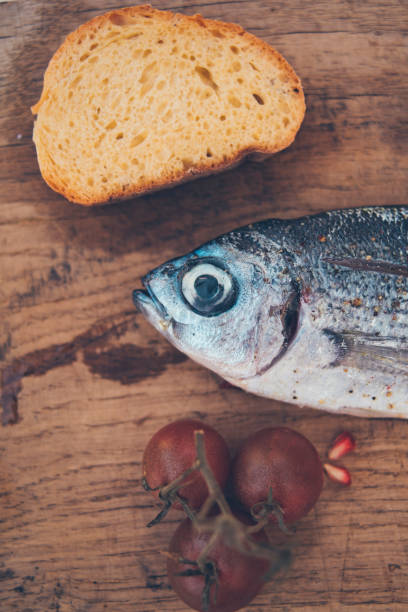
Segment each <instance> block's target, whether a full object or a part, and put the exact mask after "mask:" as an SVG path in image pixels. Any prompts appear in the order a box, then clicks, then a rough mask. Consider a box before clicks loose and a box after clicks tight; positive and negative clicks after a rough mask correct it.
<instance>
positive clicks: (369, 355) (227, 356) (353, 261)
mask: <svg viewBox="0 0 408 612" xmlns="http://www.w3.org/2000/svg"><path fill="white" fill-rule="evenodd" d="M187 271H188V276H186V274H187ZM203 271H205V275H204V276H203ZM184 278H187V279H188V282H189V283H190V285H189V286H188V287H187V289H188V294H187V297H186V295H184V294H183V287H184V284H185V282H187V281H185V282H184V284H183V279H184ZM197 279H199V280H200V286H202V283H205V282H207V279H209V280H208V282H210V280H211V283H212V284H211V287H212V289H214V288H215V287H216V288H217V291H213V294H214V295H213V296H211V298H209V300H210V301H208V303H206V304H203V303H202V300H201V298H200V296H198V295H196V290H195V284H194V283H195V280H197ZM144 285H145V288H146V291H142V290H138V291H135V292H134V301H135V304H136V306H137V307H138V308H139V309H140V310H141V311H142V312H143V313H144V314H145V316H146V317H147V319H148V320H149V321H150V322H151V323H152V324H153V325H154V326H155V327H156V328H157V329H158V330H159V331H160V332H161V333H162V334H163V335H165V337H166V338H167V339H168V340H169V341H170V342H172V343H173V344H174V345H175V346H176V347H177V348H179V349H180V350H182V351H183V352H185V353H186V354H187V355H189V356H190V357H192V358H193V359H195V360H196V361H198V362H199V363H201V364H203V365H205V366H206V367H208V368H210V369H212V370H214V371H215V372H217V373H218V374H220V375H221V376H223V377H224V378H226V379H227V380H228V381H229V382H231V383H232V384H234V385H237V386H240V387H242V388H243V389H245V390H247V391H250V392H253V393H256V394H258V395H262V396H265V397H272V398H275V399H278V400H282V401H287V402H292V403H296V404H298V405H301V406H311V407H315V408H320V409H325V410H329V411H334V412H346V413H350V414H358V415H368V416H393V417H400V418H407V417H408V208H407V207H403V206H400V207H371V208H351V209H345V210H338V211H330V212H324V213H320V214H317V215H313V216H308V217H303V218H300V219H289V220H283V219H271V220H267V221H262V222H258V223H255V224H252V225H249V226H246V227H243V228H239V229H237V230H234V231H232V232H230V233H227V234H224V235H222V236H220V237H218V238H216V239H215V240H213V241H211V242H208V243H206V244H204V245H202V246H200V247H198V248H197V249H195V250H194V251H193V252H192V253H189V254H187V255H184V256H183V257H179V258H176V259H174V260H172V261H171V262H167V263H166V264H163V265H162V266H159V267H158V268H156V269H155V270H153V271H152V272H150V273H149V274H148V275H147V276H146V277H145V278H144ZM226 288H228V291H227V289H226ZM227 293H228V295H227ZM211 300H213V303H212V302H211Z"/></svg>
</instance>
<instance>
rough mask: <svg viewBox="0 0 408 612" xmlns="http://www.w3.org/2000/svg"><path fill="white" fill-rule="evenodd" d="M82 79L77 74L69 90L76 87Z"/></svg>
mask: <svg viewBox="0 0 408 612" xmlns="http://www.w3.org/2000/svg"><path fill="white" fill-rule="evenodd" d="M81 79H82V75H81V74H78V76H77V77H76V78H75V79H74V80H73V81H72V83H71V85H70V88H71V89H72V88H74V87H76V86H77V85H78V83H79V82H80V80H81Z"/></svg>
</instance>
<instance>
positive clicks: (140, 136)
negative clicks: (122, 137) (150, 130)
mask: <svg viewBox="0 0 408 612" xmlns="http://www.w3.org/2000/svg"><path fill="white" fill-rule="evenodd" d="M144 140H146V134H137V136H134V138H133V139H132V141H131V143H130V146H131V147H137V146H138V145H140V144H141V143H142V142H143V141H144ZM132 163H133V162H132Z"/></svg>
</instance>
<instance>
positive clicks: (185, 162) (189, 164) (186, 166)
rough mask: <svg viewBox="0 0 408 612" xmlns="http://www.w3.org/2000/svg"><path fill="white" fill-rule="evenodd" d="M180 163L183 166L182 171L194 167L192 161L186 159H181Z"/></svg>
mask: <svg viewBox="0 0 408 612" xmlns="http://www.w3.org/2000/svg"><path fill="white" fill-rule="evenodd" d="M181 162H182V164H183V170H189V169H190V168H191V167H192V166H193V165H194V163H193V160H192V159H190V158H188V157H185V158H183V159H182V160H181Z"/></svg>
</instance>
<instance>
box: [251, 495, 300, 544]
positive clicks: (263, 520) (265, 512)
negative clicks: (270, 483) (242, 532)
mask: <svg viewBox="0 0 408 612" xmlns="http://www.w3.org/2000/svg"><path fill="white" fill-rule="evenodd" d="M258 508H259V509H258ZM271 514H273V516H274V517H275V518H276V521H277V523H278V527H279V529H280V530H281V531H283V533H285V534H286V535H293V534H294V533H295V530H294V529H289V527H288V526H287V525H286V523H285V521H284V518H283V510H282V508H281V506H280V505H279V504H278V502H277V501H275V499H274V497H273V491H272V487H269V490H268V499H267V500H266V501H260V502H257V503H256V504H254V505H253V506H252V508H251V516H252V518H253V519H254V520H255V521H257V523H258V524H257V525H254V527H255V529H253V530H252V531H253V532H255V531H258V529H256V528H257V527H258V528H259V529H262V528H263V527H265V526H266V525H267V524H268V522H269V521H268V517H269V516H270V515H271Z"/></svg>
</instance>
